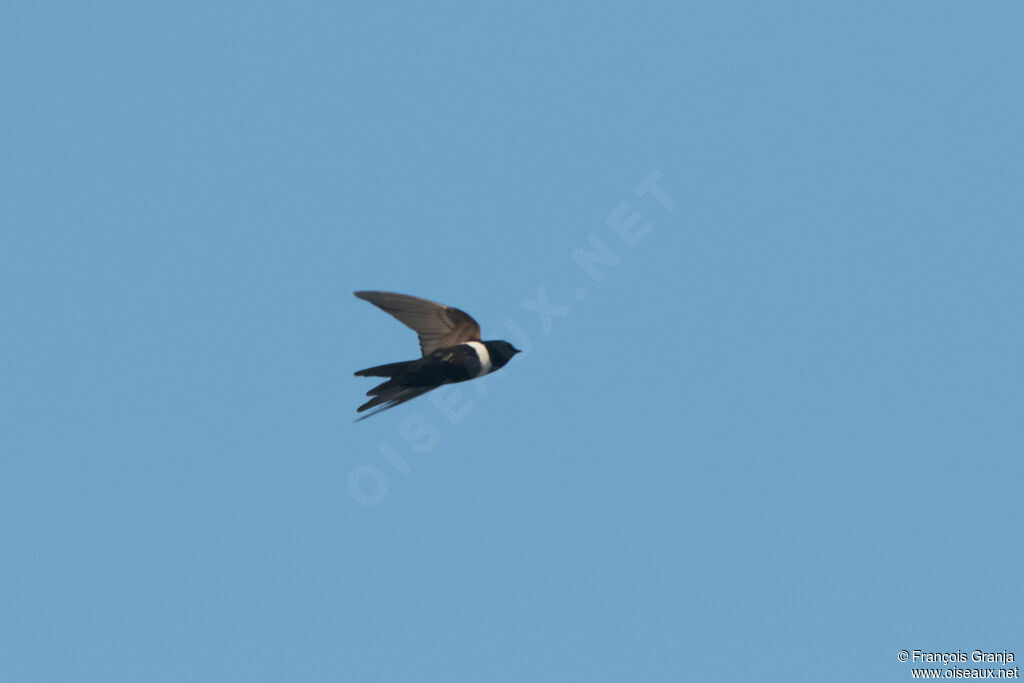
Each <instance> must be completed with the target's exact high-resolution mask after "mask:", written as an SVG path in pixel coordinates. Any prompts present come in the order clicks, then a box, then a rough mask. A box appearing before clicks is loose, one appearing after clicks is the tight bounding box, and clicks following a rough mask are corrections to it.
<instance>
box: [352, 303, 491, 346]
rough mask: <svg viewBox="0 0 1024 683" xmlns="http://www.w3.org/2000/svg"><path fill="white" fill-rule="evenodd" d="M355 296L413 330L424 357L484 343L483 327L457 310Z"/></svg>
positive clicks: (431, 304) (435, 305) (436, 304)
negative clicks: (448, 348) (440, 350)
mask: <svg viewBox="0 0 1024 683" xmlns="http://www.w3.org/2000/svg"><path fill="white" fill-rule="evenodd" d="M355 295H356V296H357V297H359V298H360V299H364V300H366V301H369V302H370V303H371V304H373V305H374V306H376V307H378V308H380V309H381V310H383V311H386V312H388V313H390V314H391V315H393V316H395V317H396V318H398V320H399V321H400V322H402V323H403V324H404V325H406V326H407V327H410V328H412V329H413V330H414V331H415V332H416V334H417V335H419V338H420V351H421V352H422V353H423V355H424V356H426V355H427V354H429V353H430V352H431V351H433V350H434V349H439V348H442V347H444V346H455V345H456V344H462V343H463V342H468V341H480V326H479V325H477V323H476V321H475V320H473V318H472V317H471V316H470V315H469V314H468V313H466V312H464V311H460V310H459V309H457V308H452V307H451V306H445V305H444V304H439V303H436V302H434V301H427V300H426V299H420V298H418V297H415V296H407V295H405V294H393V293H391V292H355Z"/></svg>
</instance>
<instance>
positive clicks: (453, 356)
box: [355, 292, 520, 420]
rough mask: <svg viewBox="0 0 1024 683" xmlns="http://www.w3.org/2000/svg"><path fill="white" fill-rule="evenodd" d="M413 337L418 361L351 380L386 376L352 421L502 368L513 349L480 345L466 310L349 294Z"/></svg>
mask: <svg viewBox="0 0 1024 683" xmlns="http://www.w3.org/2000/svg"><path fill="white" fill-rule="evenodd" d="M355 295H356V296H357V297H359V298H360V299H364V300H366V301H369V302H370V303H371V304H373V305H374V306H376V307H378V308H380V309H381V310H383V311H385V312H387V313H390V314H391V315H393V316H394V317H396V318H397V319H398V320H399V322H401V323H402V324H404V325H405V326H407V327H409V328H411V329H412V330H413V331H415V332H416V334H417V335H419V338H420V352H421V353H422V358H418V359H416V360H408V361H402V362H399V363H388V364H386V365H378V366H376V367H373V368H366V369H365V370H360V371H359V372H357V373H355V374H356V376H357V377H387V378H388V379H387V381H386V382H383V383H381V384H378V385H377V386H375V387H374V388H373V389H370V390H369V391H367V392H366V395H367V396H372V397H373V398H371V399H370V400H369V401H367V402H366V403H364V404H363V405H361V406H359V409H358V412H360V413H361V412H363V411H365V410H369V409H370V408H377V410H374V411H373V412H372V413H368V414H366V415H363V416H362V417H360V418H358V419H359V420H365V419H366V418H368V417H370V415H376V414H377V413H379V412H381V411H384V410H387V409H388V408H393V407H395V406H397V405H399V404H400V403H405V402H406V401H409V400H412V399H414V398H416V397H417V396H422V395H423V394H425V393H427V392H428V391H430V390H432V389H436V388H438V387H439V386H441V385H442V384H448V383H451V382H465V381H466V380H470V379H476V378H477V377H483V376H484V375H486V374H488V373H491V372H494V371H495V370H497V369H499V368H501V367H504V365H505V364H506V363H508V362H509V361H510V360H512V356H514V355H516V354H517V353H520V351H519V349H517V348H516V347H514V346H512V345H511V344H509V343H508V342H507V341H501V340H498V341H480V326H479V325H478V324H477V322H476V321H475V320H473V318H472V317H471V316H470V315H469V314H468V313H466V312H464V311H460V310H459V309H457V308H452V307H451V306H445V305H444V304H439V303H436V302H434V301H428V300H426V299H420V298H418V297H415V296H407V295H405V294H393V293H391V292H355Z"/></svg>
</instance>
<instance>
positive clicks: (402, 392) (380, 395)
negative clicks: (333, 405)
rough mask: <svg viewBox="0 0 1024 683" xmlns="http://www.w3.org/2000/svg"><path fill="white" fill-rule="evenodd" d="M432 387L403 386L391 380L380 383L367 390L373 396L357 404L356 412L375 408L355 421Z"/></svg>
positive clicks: (403, 401) (423, 392)
mask: <svg viewBox="0 0 1024 683" xmlns="http://www.w3.org/2000/svg"><path fill="white" fill-rule="evenodd" d="M434 388H435V387H403V386H396V385H394V384H391V382H384V383H383V384H380V385H378V386H376V387H374V388H373V389H371V390H370V391H369V392H367V393H368V394H371V395H373V398H371V399H370V400H369V401H367V402H366V403H364V404H363V405H361V406H359V408H358V409H357V412H360V413H361V412H363V411H364V410H369V409H370V408H377V410H374V411H373V412H372V413H367V414H366V415H363V416H362V417H360V418H358V419H357V420H356V421H357V422H358V421H359V420H365V419H366V418H368V417H370V415H376V414H377V413H379V412H381V411H384V410H387V409H388V408H394V407H395V406H397V405H399V404H400V403H405V402H406V401H411V400H412V399H414V398H416V397H417V396H422V395H423V394H425V393H427V392H428V391H430V390H431V389H434Z"/></svg>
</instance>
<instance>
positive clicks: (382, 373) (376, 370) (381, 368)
mask: <svg viewBox="0 0 1024 683" xmlns="http://www.w3.org/2000/svg"><path fill="white" fill-rule="evenodd" d="M415 362H416V361H412V360H406V361H402V362H400V363H387V364H386V365H377V366H374V367H372V368H366V369H365V370H360V371H359V372H357V373H356V377H396V376H398V375H400V374H402V371H403V370H405V369H406V368H407V367H409V366H410V365H412V364H413V363H415Z"/></svg>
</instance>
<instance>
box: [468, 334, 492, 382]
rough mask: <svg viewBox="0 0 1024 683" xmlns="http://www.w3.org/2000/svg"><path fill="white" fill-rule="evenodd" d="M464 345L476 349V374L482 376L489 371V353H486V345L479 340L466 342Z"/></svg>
mask: <svg viewBox="0 0 1024 683" xmlns="http://www.w3.org/2000/svg"><path fill="white" fill-rule="evenodd" d="M466 346H468V347H470V348H471V349H473V350H474V351H476V357H477V358H479V359H480V372H478V373H477V374H476V376H477V377H483V376H484V375H486V374H487V373H488V372H490V371H491V354H490V353H488V351H487V347H486V346H484V345H483V344H482V343H481V342H466Z"/></svg>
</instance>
